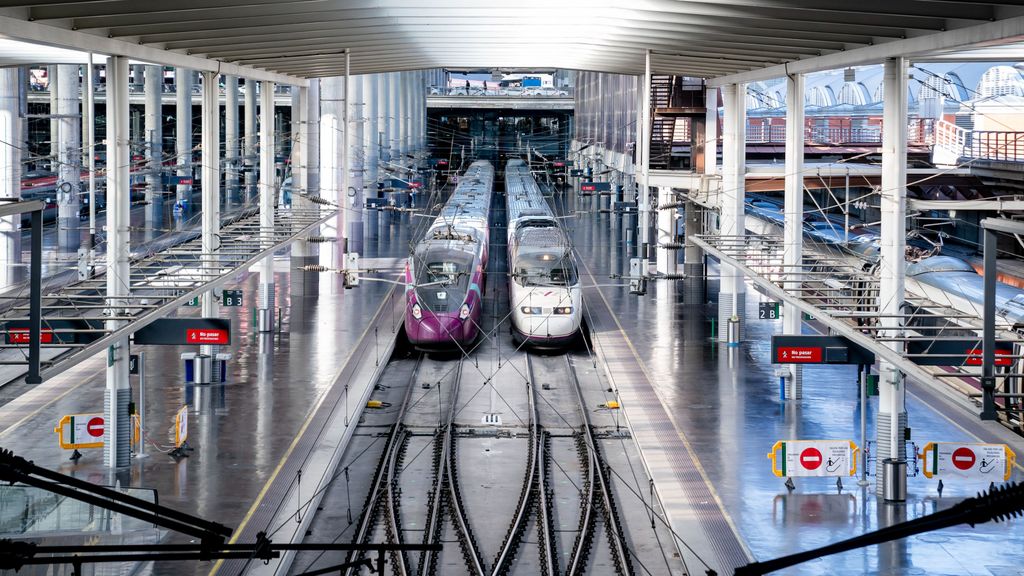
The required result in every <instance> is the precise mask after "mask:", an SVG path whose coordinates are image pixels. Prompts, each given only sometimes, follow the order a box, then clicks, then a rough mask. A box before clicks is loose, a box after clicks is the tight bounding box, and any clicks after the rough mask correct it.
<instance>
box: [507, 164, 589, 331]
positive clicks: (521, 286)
mask: <svg viewBox="0 0 1024 576" xmlns="http://www.w3.org/2000/svg"><path fill="white" fill-rule="evenodd" d="M505 198H506V200H505V201H506V207H507V215H508V266H509V300H510V304H511V308H512V338H513V340H514V341H515V343H516V345H517V346H518V345H520V344H522V343H524V342H525V343H526V344H527V345H530V346H533V347H537V348H559V347H562V346H565V345H567V344H569V343H571V342H573V341H574V340H575V338H576V337H577V335H578V334H579V332H580V324H581V321H582V318H583V306H582V296H581V290H580V282H579V275H578V273H577V269H576V260H575V258H574V257H573V252H572V246H571V244H570V242H569V238H568V236H567V235H566V233H565V231H564V230H563V229H562V227H561V226H560V225H559V223H558V220H557V219H556V218H555V215H554V214H553V213H552V212H551V208H549V207H548V203H547V201H546V200H545V199H544V195H543V194H542V193H541V191H540V187H539V186H537V182H536V180H534V178H533V175H532V174H530V169H529V167H528V166H527V165H526V163H525V162H523V161H522V160H518V159H516V160H509V161H508V164H507V165H506V167H505Z"/></svg>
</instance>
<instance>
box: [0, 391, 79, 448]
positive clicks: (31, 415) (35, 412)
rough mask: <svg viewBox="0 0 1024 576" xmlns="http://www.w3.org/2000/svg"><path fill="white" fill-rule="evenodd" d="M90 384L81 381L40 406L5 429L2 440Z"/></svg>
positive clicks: (1, 433)
mask: <svg viewBox="0 0 1024 576" xmlns="http://www.w3.org/2000/svg"><path fill="white" fill-rule="evenodd" d="M88 383H89V381H88V380H84V381H79V382H78V383H77V384H74V385H73V386H71V387H70V388H68V389H67V390H65V391H64V392H61V393H60V394H59V395H57V396H54V397H52V398H50V399H49V400H47V401H46V402H44V403H43V404H42V405H41V406H39V407H38V408H36V409H35V410H33V411H32V412H30V413H28V414H27V415H25V416H24V417H23V418H21V419H20V420H18V421H17V422H15V423H14V424H11V425H10V426H8V427H7V428H5V429H4V430H3V431H2V432H0V438H3V437H4V436H7V435H8V434H10V433H11V432H13V431H14V430H15V429H17V428H18V427H19V426H21V425H22V424H24V423H25V422H27V421H28V420H31V419H32V418H35V417H36V416H38V415H39V413H40V412H42V411H43V410H45V409H47V408H49V407H50V406H51V405H52V404H53V403H54V402H57V401H58V400H60V399H61V398H64V397H65V396H67V395H68V394H70V393H72V392H74V391H75V390H78V389H79V388H81V387H82V386H84V385H85V384H88ZM33 391H35V390H33Z"/></svg>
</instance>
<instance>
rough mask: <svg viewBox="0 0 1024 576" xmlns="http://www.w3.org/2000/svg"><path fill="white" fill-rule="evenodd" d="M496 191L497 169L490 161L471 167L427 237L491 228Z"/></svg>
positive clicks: (461, 179) (481, 161)
mask: <svg viewBox="0 0 1024 576" xmlns="http://www.w3.org/2000/svg"><path fill="white" fill-rule="evenodd" d="M493 190H494V167H493V166H491V163H490V162H487V161H484V160H477V161H476V162H473V163H472V164H470V166H469V168H468V169H466V172H465V173H463V175H462V177H461V178H460V179H459V184H458V185H457V186H456V187H455V190H454V191H453V192H452V195H451V196H450V197H449V198H448V201H447V202H446V203H445V205H444V207H443V208H442V209H441V213H440V214H439V215H438V217H437V218H436V219H435V220H434V223H433V224H431V226H430V231H429V232H428V233H427V238H431V236H432V235H433V234H434V232H435V231H436V230H437V229H447V228H452V229H454V230H456V231H460V232H468V231H469V230H476V229H479V228H481V227H483V228H486V227H487V221H488V217H489V215H490V209H491V195H492V192H493Z"/></svg>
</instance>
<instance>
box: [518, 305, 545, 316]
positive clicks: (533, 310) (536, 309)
mask: <svg viewBox="0 0 1024 576" xmlns="http://www.w3.org/2000/svg"><path fill="white" fill-rule="evenodd" d="M519 310H520V311H521V312H522V313H523V314H542V313H543V310H542V309H541V307H540V306H532V307H531V306H523V307H521V308H520V309H519Z"/></svg>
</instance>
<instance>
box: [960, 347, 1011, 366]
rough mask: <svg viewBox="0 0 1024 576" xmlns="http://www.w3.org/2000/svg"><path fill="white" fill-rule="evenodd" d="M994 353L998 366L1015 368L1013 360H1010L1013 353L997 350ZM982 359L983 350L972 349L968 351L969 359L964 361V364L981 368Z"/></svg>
mask: <svg viewBox="0 0 1024 576" xmlns="http://www.w3.org/2000/svg"><path fill="white" fill-rule="evenodd" d="M994 352H995V364H996V366H1013V358H1010V356H1011V355H1012V354H1013V351H1011V350H995V351H994ZM982 358H983V356H982V352H981V350H980V349H978V348H972V349H970V350H968V351H967V358H966V359H965V360H964V364H965V365H967V366H981V364H982Z"/></svg>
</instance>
